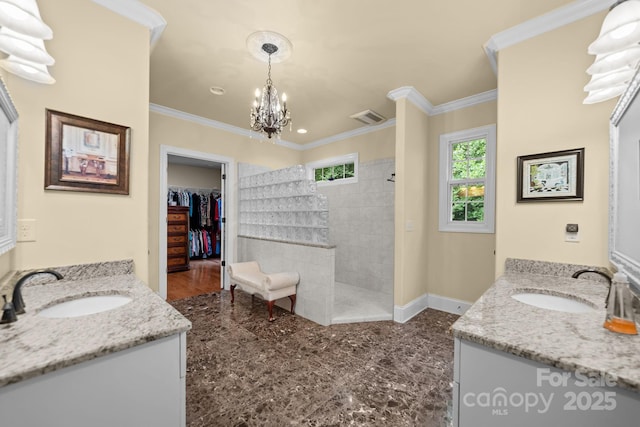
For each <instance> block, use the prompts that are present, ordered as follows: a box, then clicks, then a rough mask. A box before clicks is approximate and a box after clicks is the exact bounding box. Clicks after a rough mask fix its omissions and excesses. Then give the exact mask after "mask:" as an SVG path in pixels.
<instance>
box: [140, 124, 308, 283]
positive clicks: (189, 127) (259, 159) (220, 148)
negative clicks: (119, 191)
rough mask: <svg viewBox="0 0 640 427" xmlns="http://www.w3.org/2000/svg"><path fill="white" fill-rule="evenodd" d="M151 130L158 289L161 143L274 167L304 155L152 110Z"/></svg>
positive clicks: (153, 270) (153, 266)
mask: <svg viewBox="0 0 640 427" xmlns="http://www.w3.org/2000/svg"><path fill="white" fill-rule="evenodd" d="M149 132H150V137H149V176H148V179H149V253H150V255H149V257H150V258H149V286H150V287H151V288H152V289H154V290H158V242H159V235H158V233H159V223H158V212H159V209H160V205H159V203H160V201H159V199H158V197H159V196H158V192H159V191H160V146H161V145H168V146H172V147H179V148H184V149H189V150H194V151H199V152H203V153H210V154H216V155H219V156H225V157H230V158H233V159H234V160H235V162H236V164H237V162H244V163H250V164H254V165H262V166H267V167H269V168H272V169H278V168H283V167H287V166H291V165H295V164H298V163H300V162H301V154H300V151H295V150H291V149H289V148H285V147H282V146H279V145H273V144H271V143H268V142H260V140H257V139H249V138H246V137H242V136H239V135H236V134H232V133H229V132H226V131H223V130H220V129H215V128H212V127H208V126H203V125H201V124H196V123H193V122H189V121H186V120H180V119H176V118H173V117H169V116H165V115H162V114H159V113H153V112H152V113H150V116H149ZM232 191H233V190H232ZM163 202H164V200H163ZM229 220H230V221H235V220H236V219H235V218H230V219H229Z"/></svg>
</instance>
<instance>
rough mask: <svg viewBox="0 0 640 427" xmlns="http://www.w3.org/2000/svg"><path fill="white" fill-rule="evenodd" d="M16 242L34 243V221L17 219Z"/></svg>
mask: <svg viewBox="0 0 640 427" xmlns="http://www.w3.org/2000/svg"><path fill="white" fill-rule="evenodd" d="M17 240H18V242H35V241H36V220H35V219H19V220H18V236H17Z"/></svg>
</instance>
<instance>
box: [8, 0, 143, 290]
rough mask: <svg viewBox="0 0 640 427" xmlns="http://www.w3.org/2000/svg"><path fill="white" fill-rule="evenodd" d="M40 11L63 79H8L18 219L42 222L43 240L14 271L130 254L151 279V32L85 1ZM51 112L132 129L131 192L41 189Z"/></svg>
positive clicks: (21, 254) (25, 251) (55, 71)
mask: <svg viewBox="0 0 640 427" xmlns="http://www.w3.org/2000/svg"><path fill="white" fill-rule="evenodd" d="M39 6H40V12H41V15H42V17H43V19H44V21H45V22H47V24H49V25H50V26H51V27H52V29H53V33H54V38H53V40H51V41H47V42H46V47H47V49H48V51H49V52H50V53H51V55H52V56H53V57H54V58H55V59H56V64H55V66H53V67H51V68H50V70H51V73H52V75H53V76H54V77H55V78H56V80H57V82H56V83H55V84H54V85H51V86H48V85H41V84H37V83H32V82H29V81H27V80H23V79H21V78H19V77H17V76H14V75H12V74H7V76H6V83H7V86H8V88H9V91H10V92H11V95H12V97H13V100H14V102H15V104H16V107H17V109H18V112H19V114H20V136H19V150H18V152H19V167H18V169H19V174H18V185H19V186H18V218H21V219H25V218H29V219H35V220H36V221H37V225H36V232H37V241H35V242H23V243H18V245H17V247H16V249H15V251H14V254H13V256H14V261H13V263H12V267H13V268H15V269H18V270H21V269H27V268H34V267H43V266H58V265H68V264H77V263H87V262H98V261H108V260H119V259H125V258H133V260H134V261H135V268H136V274H137V275H138V276H139V277H140V278H141V279H142V280H146V279H147V271H148V267H147V227H146V225H147V175H148V166H147V158H148V153H147V150H148V111H149V106H148V102H149V93H148V88H149V31H148V30H147V29H146V28H144V27H142V26H140V25H138V24H135V23H133V22H132V21H130V20H128V19H125V18H123V17H121V16H119V15H116V14H114V13H112V12H110V11H108V10H107V9H105V8H103V7H101V6H98V5H97V4H95V3H92V2H88V1H84V0H60V1H55V2H39ZM115 29H117V31H116V30H115ZM46 108H50V109H54V110H59V111H64V112H67V113H71V114H76V115H80V116H84V117H90V118H95V119H99V120H103V121H107V122H112V123H117V124H122V125H126V126H130V127H131V181H130V194H129V195H128V196H116V195H107V194H95V193H78V192H68V191H45V190H44V164H45V158H44V157H45V156H44V152H45V141H44V135H45V109H46ZM3 262H4V261H3Z"/></svg>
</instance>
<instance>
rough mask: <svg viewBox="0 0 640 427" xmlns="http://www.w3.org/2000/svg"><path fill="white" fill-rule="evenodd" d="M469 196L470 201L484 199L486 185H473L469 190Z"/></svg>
mask: <svg viewBox="0 0 640 427" xmlns="http://www.w3.org/2000/svg"><path fill="white" fill-rule="evenodd" d="M467 197H468V199H469V200H470V201H476V202H478V201H479V202H481V201H484V185H481V184H480V185H478V184H476V185H471V186H470V187H469V189H468V191H467Z"/></svg>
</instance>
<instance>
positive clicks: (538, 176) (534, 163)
mask: <svg viewBox="0 0 640 427" xmlns="http://www.w3.org/2000/svg"><path fill="white" fill-rule="evenodd" d="M583 197H584V148H576V149H574V150H564V151H553V152H550V153H541V154H530V155H527V156H519V157H518V203H521V202H551V201H571V200H574V201H580V200H583Z"/></svg>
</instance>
